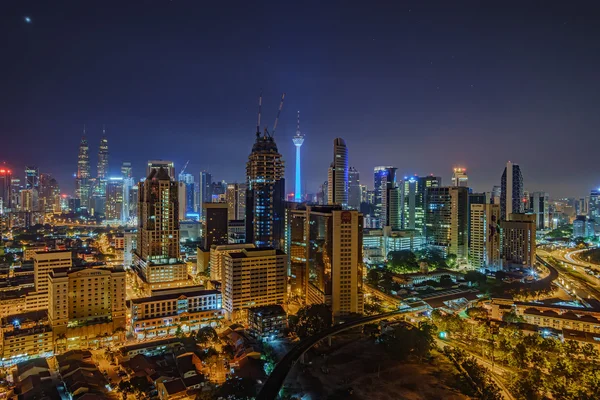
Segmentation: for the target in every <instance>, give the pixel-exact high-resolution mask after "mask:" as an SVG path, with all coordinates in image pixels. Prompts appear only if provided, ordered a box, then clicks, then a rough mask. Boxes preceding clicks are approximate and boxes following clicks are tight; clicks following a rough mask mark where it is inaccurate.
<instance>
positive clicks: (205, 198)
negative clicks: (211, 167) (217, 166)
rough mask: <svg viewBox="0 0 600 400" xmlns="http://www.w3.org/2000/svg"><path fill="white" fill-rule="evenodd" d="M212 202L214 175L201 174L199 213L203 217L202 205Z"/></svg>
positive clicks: (204, 172)
mask: <svg viewBox="0 0 600 400" xmlns="http://www.w3.org/2000/svg"><path fill="white" fill-rule="evenodd" d="M211 201H212V175H211V174H210V173H208V172H206V171H203V172H200V182H198V212H199V213H200V216H202V204H203V203H210V202H211Z"/></svg>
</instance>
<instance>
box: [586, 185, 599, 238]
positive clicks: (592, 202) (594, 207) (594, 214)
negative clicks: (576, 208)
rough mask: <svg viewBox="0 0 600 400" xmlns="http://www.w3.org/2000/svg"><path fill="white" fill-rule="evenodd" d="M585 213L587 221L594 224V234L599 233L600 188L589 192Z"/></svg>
mask: <svg viewBox="0 0 600 400" xmlns="http://www.w3.org/2000/svg"><path fill="white" fill-rule="evenodd" d="M587 211H588V217H589V219H590V220H593V221H594V223H595V230H596V233H600V188H598V189H595V190H592V191H591V193H590V195H589V198H588V201H587Z"/></svg>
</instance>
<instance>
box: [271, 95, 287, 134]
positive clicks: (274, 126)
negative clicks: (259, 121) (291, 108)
mask: <svg viewBox="0 0 600 400" xmlns="http://www.w3.org/2000/svg"><path fill="white" fill-rule="evenodd" d="M284 99H285V93H283V94H282V95H281V102H280V103H279V110H278V111H277V118H275V123H274V124H273V132H271V135H270V136H271V137H275V129H277V122H278V121H279V114H281V109H282V108H283V100H284Z"/></svg>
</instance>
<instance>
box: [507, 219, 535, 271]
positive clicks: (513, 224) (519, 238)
mask: <svg viewBox="0 0 600 400" xmlns="http://www.w3.org/2000/svg"><path fill="white" fill-rule="evenodd" d="M535 219H536V218H535V215H532V214H515V213H513V214H508V218H507V219H506V220H503V221H501V222H500V227H501V228H502V264H503V265H504V266H505V267H512V266H516V267H533V265H534V264H535V246H536V238H535V232H536V229H535V225H536V224H535Z"/></svg>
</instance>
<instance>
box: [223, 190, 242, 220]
mask: <svg viewBox="0 0 600 400" xmlns="http://www.w3.org/2000/svg"><path fill="white" fill-rule="evenodd" d="M225 196H226V199H227V207H228V208H229V210H228V218H229V220H236V221H237V220H243V219H245V218H246V184H245V183H229V184H227V192H226V194H225Z"/></svg>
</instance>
